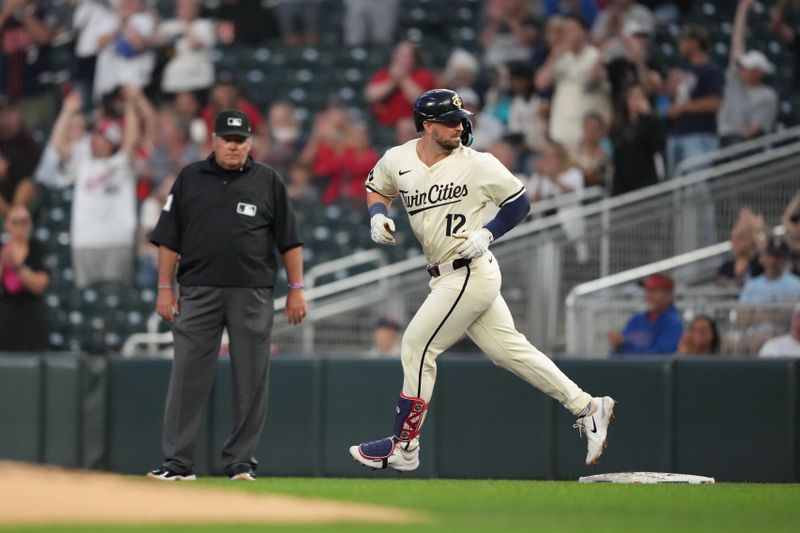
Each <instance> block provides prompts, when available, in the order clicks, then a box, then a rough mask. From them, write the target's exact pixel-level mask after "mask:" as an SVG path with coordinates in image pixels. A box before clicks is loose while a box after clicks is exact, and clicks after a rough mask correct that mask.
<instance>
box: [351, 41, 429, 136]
mask: <svg viewBox="0 0 800 533" xmlns="http://www.w3.org/2000/svg"><path fill="white" fill-rule="evenodd" d="M435 84H436V76H435V74H434V73H433V72H432V71H430V70H428V69H426V68H424V67H423V66H422V62H421V60H420V55H419V48H418V47H417V46H416V45H414V43H411V42H409V41H401V42H400V43H398V45H397V46H396V47H395V49H394V52H393V53H392V60H391V62H390V63H389V66H388V67H385V68H382V69H380V70H379V71H378V72H376V73H375V75H374V76H372V79H371V80H370V81H369V83H368V84H367V87H366V88H365V89H364V98H366V100H367V102H368V103H369V104H370V106H371V109H372V112H373V113H375V116H376V117H377V118H378V122H379V123H380V124H382V125H384V126H394V125H395V124H396V123H397V122H398V121H399V120H400V119H401V118H403V117H408V116H411V113H412V109H413V106H414V101H415V100H416V99H417V97H418V96H419V95H420V94H422V93H424V92H425V91H429V90H431V89H433V88H434V86H435Z"/></svg>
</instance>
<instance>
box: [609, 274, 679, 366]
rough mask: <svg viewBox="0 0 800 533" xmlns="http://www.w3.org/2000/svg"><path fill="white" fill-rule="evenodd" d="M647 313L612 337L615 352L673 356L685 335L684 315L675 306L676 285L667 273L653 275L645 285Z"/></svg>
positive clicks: (610, 336)
mask: <svg viewBox="0 0 800 533" xmlns="http://www.w3.org/2000/svg"><path fill="white" fill-rule="evenodd" d="M642 284H643V285H644V289H645V295H644V298H645V302H646V303H647V311H643V312H641V313H636V314H634V315H633V316H632V317H631V318H630V319H629V320H628V323H627V324H626V325H625V329H623V330H622V331H621V332H619V331H612V332H610V333H609V334H608V343H609V344H610V345H611V351H612V352H613V353H620V354H671V353H675V351H676V350H677V349H678V344H679V343H680V340H681V336H682V335H683V323H682V322H681V317H680V314H679V313H678V310H677V309H676V308H675V305H674V304H673V303H672V302H673V298H674V293H675V282H674V281H672V278H670V277H669V276H667V275H666V274H652V275H650V276H647V277H646V278H645V279H644V281H643V283H642Z"/></svg>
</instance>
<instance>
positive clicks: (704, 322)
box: [678, 315, 720, 355]
mask: <svg viewBox="0 0 800 533" xmlns="http://www.w3.org/2000/svg"><path fill="white" fill-rule="evenodd" d="M719 344H720V338H719V330H718V329H717V323H716V322H714V319H713V318H711V317H710V316H707V315H698V316H696V317H695V318H694V320H692V322H691V324H690V325H689V327H688V328H687V329H686V331H684V332H683V336H682V337H681V341H680V344H678V353H679V354H692V355H715V354H718V353H719Z"/></svg>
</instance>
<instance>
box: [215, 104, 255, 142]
mask: <svg viewBox="0 0 800 533" xmlns="http://www.w3.org/2000/svg"><path fill="white" fill-rule="evenodd" d="M214 135H216V136H217V137H228V136H234V135H235V136H237V137H251V136H252V135H253V134H252V132H251V131H250V120H249V119H248V118H247V115H245V114H244V113H242V112H241V111H239V110H238V109H227V110H225V111H223V112H222V113H220V114H219V115H217V120H216V122H215V123H214Z"/></svg>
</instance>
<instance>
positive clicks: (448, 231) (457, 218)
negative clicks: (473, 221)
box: [444, 213, 467, 237]
mask: <svg viewBox="0 0 800 533" xmlns="http://www.w3.org/2000/svg"><path fill="white" fill-rule="evenodd" d="M444 219H445V221H446V222H447V227H446V228H445V230H444V234H445V236H447V237H450V236H451V235H453V234H454V233H458V232H459V231H461V228H463V227H464V224H466V223H467V217H465V216H464V215H459V214H458V213H450V214H448V215H446V216H445V217H444Z"/></svg>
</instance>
